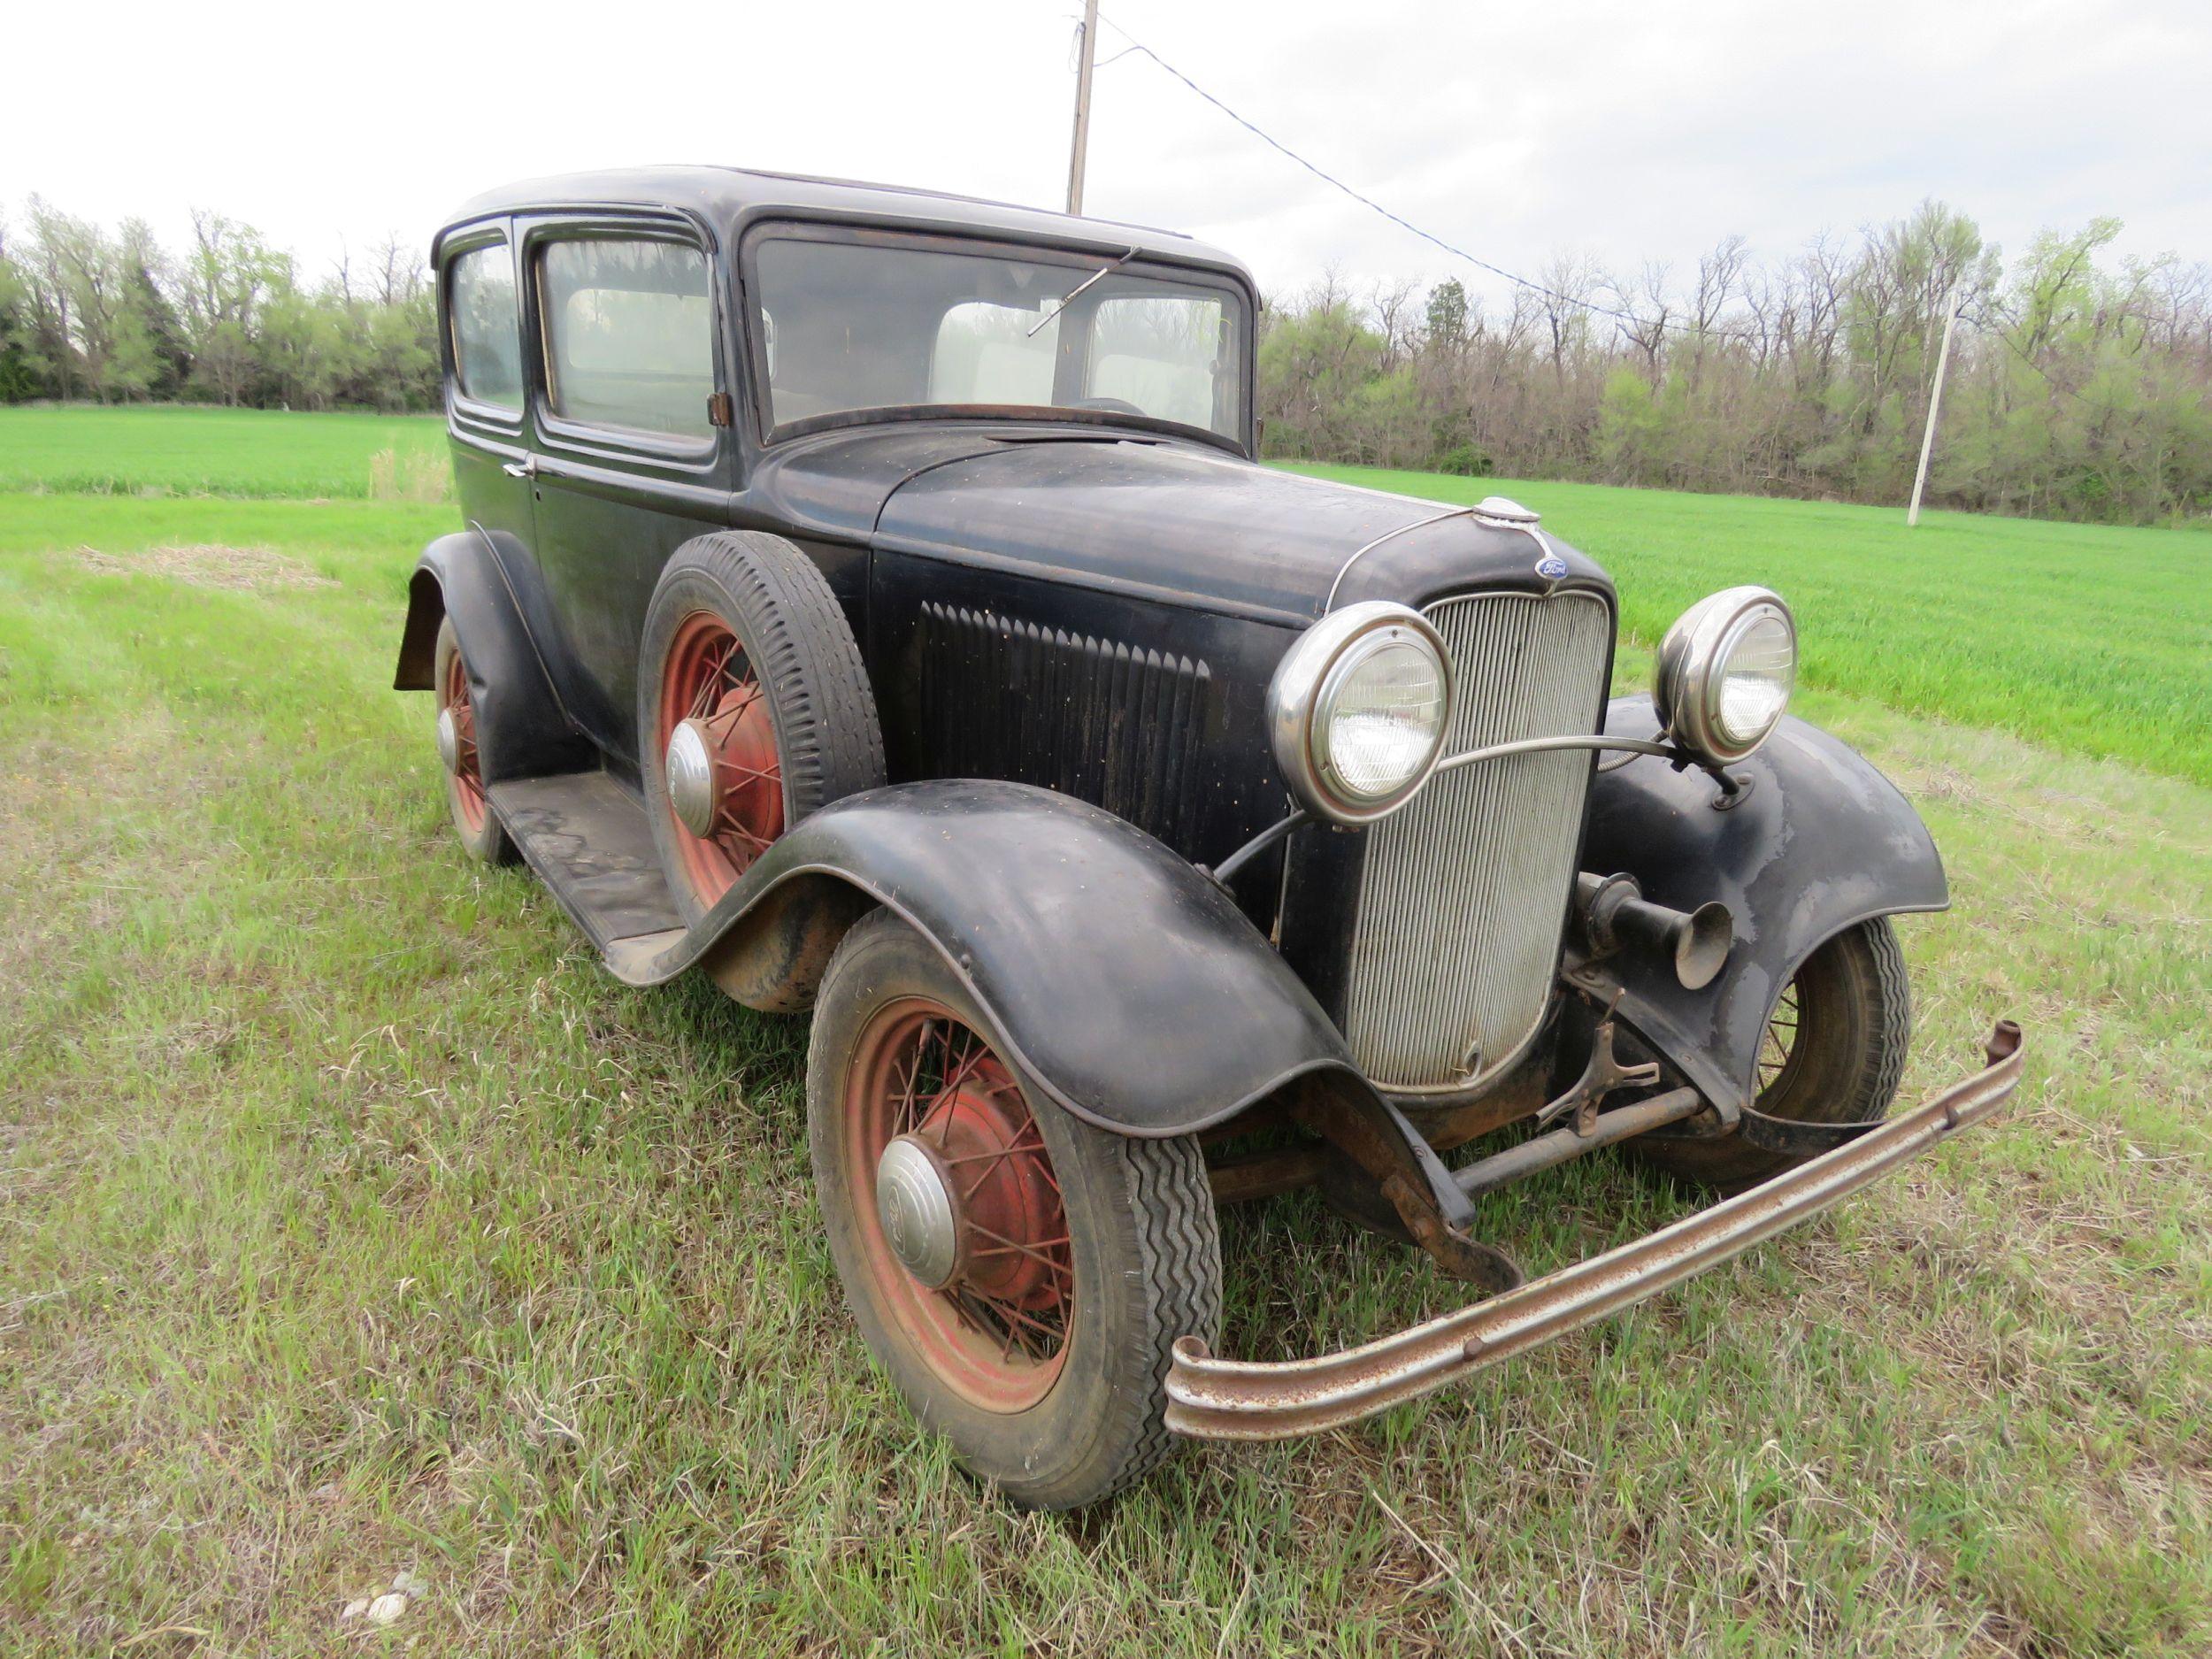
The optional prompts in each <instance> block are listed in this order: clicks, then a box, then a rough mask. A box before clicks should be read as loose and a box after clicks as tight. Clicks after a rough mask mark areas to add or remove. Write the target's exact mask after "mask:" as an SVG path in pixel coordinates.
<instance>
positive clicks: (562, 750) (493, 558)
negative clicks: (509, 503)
mask: <svg viewBox="0 0 2212 1659" xmlns="http://www.w3.org/2000/svg"><path fill="white" fill-rule="evenodd" d="M510 563H511V562H510V561H503V560H502V559H501V558H500V557H499V553H498V549H496V548H495V546H494V545H493V543H492V540H491V538H490V537H489V536H488V535H487V534H485V533H484V532H483V531H481V530H477V529H469V530H463V531H457V532H456V533H455V534H452V535H444V536H440V537H439V538H438V539H437V540H436V541H433V542H432V543H431V544H430V545H429V546H428V547H426V548H425V549H423V553H422V557H421V558H420V559H419V560H417V561H416V564H415V573H414V575H413V576H412V577H411V578H410V579H409V581H408V585H407V620H406V623H405V625H404V626H403V628H402V630H401V634H400V644H399V666H398V669H397V671H396V672H395V673H394V675H393V677H392V684H393V686H394V687H395V688H396V689H397V690H401V691H426V690H428V689H430V688H431V685H432V680H433V678H434V668H435V664H436V657H437V642H438V625H439V623H440V622H441V621H442V620H444V619H445V618H448V617H450V618H452V620H453V632H454V635H455V637H456V638H457V639H458V640H459V641H460V645H461V658H462V661H463V662H464V663H465V664H466V665H467V669H468V679H469V701H470V703H472V706H473V708H474V710H475V714H476V748H477V755H478V760H479V764H480V766H481V767H482V769H483V777H484V781H485V782H486V783H487V784H496V783H504V782H506V781H507V780H510V779H513V778H536V777H542V776H545V775H547V774H549V773H552V772H574V771H577V770H579V769H580V768H582V767H586V766H589V765H592V764H595V760H596V757H595V751H594V749H593V747H592V744H591V742H590V740H589V739H588V738H586V737H585V736H584V735H583V733H582V732H581V731H580V729H579V728H578V727H577V726H576V725H575V723H574V722H573V721H572V720H571V719H570V718H569V717H568V713H567V711H566V710H565V709H564V708H563V706H562V704H561V700H560V696H559V694H558V693H557V691H556V690H555V688H554V686H553V682H552V680H551V677H550V676H549V674H548V673H547V672H546V666H545V663H544V660H543V658H542V657H541V656H540V655H539V652H538V649H537V646H536V645H535V643H534V641H532V639H531V636H530V630H529V629H528V627H527V626H525V624H524V622H523V619H522V609H521V606H520V604H519V603H518V599H517V595H516V592H515V588H514V584H513V580H512V577H511V573H510ZM520 567H522V568H526V565H522V566H520Z"/></svg>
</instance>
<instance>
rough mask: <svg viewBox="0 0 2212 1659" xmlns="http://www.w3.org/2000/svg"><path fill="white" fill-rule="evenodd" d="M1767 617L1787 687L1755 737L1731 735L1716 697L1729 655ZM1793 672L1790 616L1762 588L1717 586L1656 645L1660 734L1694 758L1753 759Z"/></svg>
mask: <svg viewBox="0 0 2212 1659" xmlns="http://www.w3.org/2000/svg"><path fill="white" fill-rule="evenodd" d="M1768 618H1775V619H1778V620H1779V621H1780V623H1781V624H1782V626H1783V628H1784V629H1785V630H1786V632H1787V634H1788V636H1789V649H1790V657H1789V666H1790V679H1791V685H1790V687H1789V688H1787V689H1786V690H1785V691H1784V692H1783V695H1782V701H1781V703H1780V704H1779V706H1778V707H1777V708H1776V710H1775V711H1774V718H1772V719H1770V720H1769V721H1768V722H1767V723H1766V725H1765V726H1763V727H1762V728H1761V729H1760V730H1759V732H1758V733H1756V734H1755V735H1754V736H1751V737H1749V738H1748V739H1747V738H1745V737H1744V736H1743V735H1742V734H1740V733H1737V734H1733V735H1732V734H1731V733H1729V731H1728V729H1727V727H1726V726H1725V724H1724V721H1723V719H1722V718H1721V693H1722V691H1723V690H1724V687H1726V685H1727V680H1728V666H1729V661H1730V658H1731V657H1732V656H1733V655H1734V653H1735V652H1736V650H1737V649H1739V648H1740V646H1741V645H1742V644H1743V642H1744V641H1745V640H1746V638H1747V637H1748V635H1749V634H1750V632H1751V630H1752V629H1753V628H1754V627H1755V626H1757V625H1758V624H1759V623H1761V622H1762V621H1764V620H1766V619H1768ZM1796 675H1797V618H1796V615H1795V613H1793V611H1791V610H1790V607H1789V604H1788V602H1787V601H1786V600H1785V599H1784V598H1783V597H1782V595H1779V594H1778V593H1776V592H1775V591H1774V590H1773V589H1772V588H1761V587H1756V586H1746V587H1741V588H1723V589H1722V590H1721V591H1720V592H1718V593H1717V594H1709V595H1707V596H1706V597H1704V598H1702V599H1701V600H1699V601H1698V602H1697V603H1695V604H1694V605H1692V606H1691V607H1690V608H1689V609H1688V610H1687V611H1684V612H1683V613H1682V614H1681V616H1679V617H1678V618H1676V619H1675V624H1674V626H1672V627H1671V628H1669V629H1668V630H1667V634H1666V637H1665V638H1664V639H1663V640H1662V641H1660V642H1659V653H1658V657H1657V658H1656V661H1655V665H1654V672H1653V676H1652V705H1653V710H1654V712H1655V713H1656V714H1657V716H1658V717H1659V724H1660V726H1661V727H1662V729H1663V731H1664V732H1665V733H1666V734H1667V735H1668V736H1669V737H1670V738H1671V739H1672V740H1673V741H1675V742H1677V743H1678V744H1680V745H1681V746H1682V747H1683V748H1684V749H1687V750H1689V751H1690V752H1691V753H1692V754H1693V755H1694V756H1696V757H1698V758H1699V759H1701V760H1704V761H1707V762H1709V763H1712V764H1718V765H1732V764H1735V763H1736V762H1738V761H1740V760H1743V759H1746V758H1747V757H1750V756H1751V755H1753V754H1755V753H1756V752H1757V751H1758V749H1759V747H1760V745H1762V744H1763V743H1764V742H1765V741H1767V739H1768V738H1770V737H1771V736H1773V735H1774V731H1775V728H1776V727H1777V726H1780V725H1781V723H1782V717H1783V715H1785V714H1786V713H1787V712H1788V711H1789V704H1790V696H1791V695H1792V693H1793V691H1794V690H1795V682H1796Z"/></svg>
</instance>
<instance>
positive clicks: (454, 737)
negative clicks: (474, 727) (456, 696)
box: [438, 709, 461, 777]
mask: <svg viewBox="0 0 2212 1659" xmlns="http://www.w3.org/2000/svg"><path fill="white" fill-rule="evenodd" d="M438 764H440V765H442V766H443V767H444V768H445V769H446V771H447V772H450V773H452V774H453V775H454V776H456V777H458V776H459V775H460V772H461V728H460V727H459V726H457V725H456V724H455V723H454V719H453V710H450V709H441V710H438Z"/></svg>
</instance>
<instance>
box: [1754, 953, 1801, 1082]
mask: <svg viewBox="0 0 2212 1659" xmlns="http://www.w3.org/2000/svg"><path fill="white" fill-rule="evenodd" d="M1797 1021H1798V1014H1797V981H1796V980H1795V979H1792V980H1791V981H1790V982H1789V984H1788V985H1787V986H1786V987H1784V988H1783V991H1782V999H1781V1001H1780V1002H1777V1003H1776V1004H1775V1005H1774V1012H1773V1013H1771V1014H1770V1015H1769V1016H1768V1017H1767V1028H1766V1031H1765V1033H1763V1035H1762V1036H1761V1037H1760V1039H1759V1093H1760V1094H1761V1095H1762V1096H1765V1095H1767V1094H1769V1093H1770V1091H1771V1090H1772V1089H1773V1088H1774V1087H1775V1085H1776V1084H1777V1083H1778V1082H1779V1081H1780V1080H1781V1078H1782V1074H1783V1073H1784V1072H1785V1071H1788V1070H1789V1064H1790V1056H1792V1055H1793V1054H1794V1053H1795V1052H1796V1051H1797Z"/></svg>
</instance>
